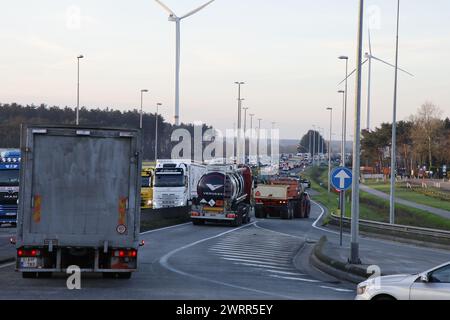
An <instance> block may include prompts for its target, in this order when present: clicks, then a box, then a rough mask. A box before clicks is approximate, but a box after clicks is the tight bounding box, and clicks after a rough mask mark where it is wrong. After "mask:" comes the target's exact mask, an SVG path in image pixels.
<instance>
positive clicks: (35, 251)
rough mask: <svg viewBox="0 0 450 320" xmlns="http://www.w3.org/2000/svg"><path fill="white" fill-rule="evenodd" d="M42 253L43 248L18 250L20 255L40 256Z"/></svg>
mask: <svg viewBox="0 0 450 320" xmlns="http://www.w3.org/2000/svg"><path fill="white" fill-rule="evenodd" d="M40 255H41V250H38V249H30V250H23V249H19V250H17V256H18V257H38V256H40Z"/></svg>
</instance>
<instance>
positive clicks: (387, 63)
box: [372, 56, 414, 77]
mask: <svg viewBox="0 0 450 320" xmlns="http://www.w3.org/2000/svg"><path fill="white" fill-rule="evenodd" d="M372 59H375V60H377V61H380V62H382V63H384V64H386V65H388V66H390V67H392V68H394V69H395V65H393V64H391V63H389V62H386V61H384V60H381V59H380V58H377V57H374V56H372ZM398 70H400V71H402V72H404V73H406V74H408V75H410V76H411V77H414V75H413V74H412V73H410V72H408V71H406V70H404V69H402V68H398Z"/></svg>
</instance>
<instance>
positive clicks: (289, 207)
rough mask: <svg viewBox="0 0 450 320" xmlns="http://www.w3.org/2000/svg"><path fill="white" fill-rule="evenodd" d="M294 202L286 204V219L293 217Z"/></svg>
mask: <svg viewBox="0 0 450 320" xmlns="http://www.w3.org/2000/svg"><path fill="white" fill-rule="evenodd" d="M294 205H295V202H289V205H288V219H289V220H292V219H294V210H295V206H294Z"/></svg>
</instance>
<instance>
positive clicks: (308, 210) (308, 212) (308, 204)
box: [305, 200, 311, 219]
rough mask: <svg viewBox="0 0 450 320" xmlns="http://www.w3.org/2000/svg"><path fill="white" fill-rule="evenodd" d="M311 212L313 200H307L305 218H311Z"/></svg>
mask: <svg viewBox="0 0 450 320" xmlns="http://www.w3.org/2000/svg"><path fill="white" fill-rule="evenodd" d="M310 213H311V201H309V200H307V201H306V212H305V218H306V219H309V215H310Z"/></svg>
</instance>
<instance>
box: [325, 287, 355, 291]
mask: <svg viewBox="0 0 450 320" xmlns="http://www.w3.org/2000/svg"><path fill="white" fill-rule="evenodd" d="M320 287H321V288H322V289H330V290H334V291H337V292H355V290H350V289H341V288H334V287H327V286H320Z"/></svg>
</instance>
